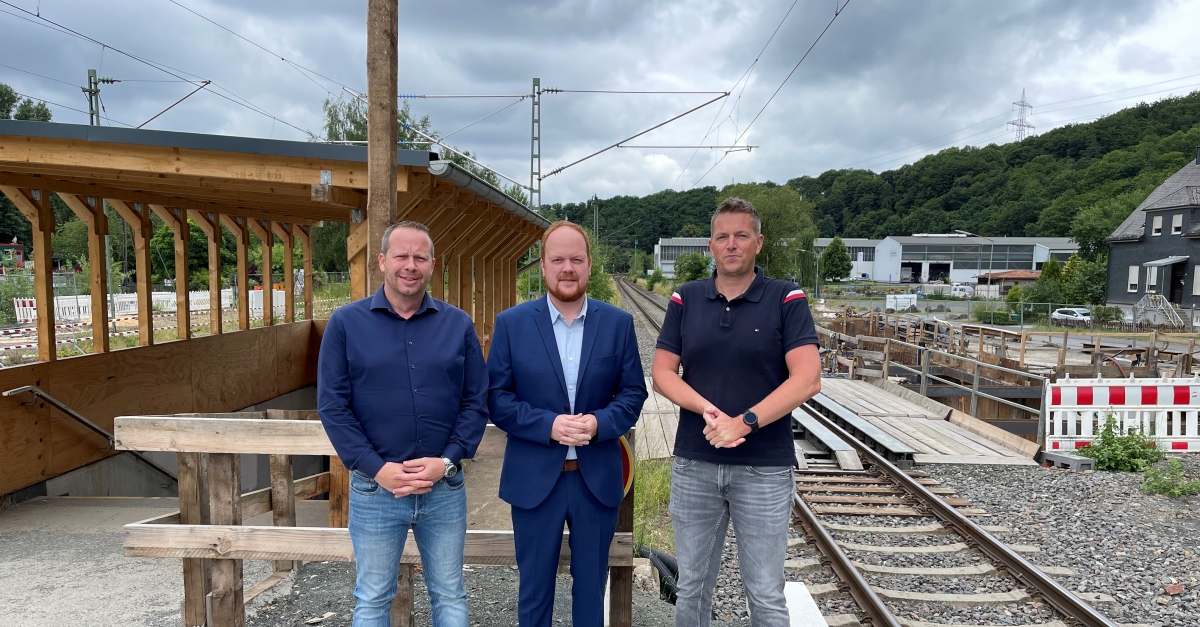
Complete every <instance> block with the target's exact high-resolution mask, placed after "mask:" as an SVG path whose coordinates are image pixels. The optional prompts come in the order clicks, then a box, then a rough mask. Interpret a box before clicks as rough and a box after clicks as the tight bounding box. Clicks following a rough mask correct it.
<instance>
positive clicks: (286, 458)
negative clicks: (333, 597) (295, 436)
mask: <svg viewBox="0 0 1200 627" xmlns="http://www.w3.org/2000/svg"><path fill="white" fill-rule="evenodd" d="M287 418H289V416H288V415H287V414H286V413H285V412H281V411H275V410H267V419H276V420H279V419H287ZM269 457H270V461H271V524H272V525H274V526H276V527H295V526H296V487H295V485H294V484H293V483H292V456H291V455H270V456H269ZM302 564H303V562H301V561H290V560H276V561H275V572H287V571H290V570H296V571H298V570H300V566H301V565H302Z"/></svg>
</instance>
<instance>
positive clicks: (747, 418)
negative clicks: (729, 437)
mask: <svg viewBox="0 0 1200 627" xmlns="http://www.w3.org/2000/svg"><path fill="white" fill-rule="evenodd" d="M742 422H744V423H746V426H747V427H750V433H758V415H757V414H755V413H754V412H752V411H747V412H746V413H744V414H742Z"/></svg>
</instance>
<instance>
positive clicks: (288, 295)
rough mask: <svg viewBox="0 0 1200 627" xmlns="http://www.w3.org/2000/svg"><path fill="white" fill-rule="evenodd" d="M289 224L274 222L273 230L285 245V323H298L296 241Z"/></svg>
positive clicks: (272, 224)
mask: <svg viewBox="0 0 1200 627" xmlns="http://www.w3.org/2000/svg"><path fill="white" fill-rule="evenodd" d="M288 226H289V225H288V224H286V223H282V222H272V223H271V230H272V232H274V233H275V235H277V236H279V241H280V242H281V243H282V244H283V310H284V311H283V321H284V322H295V321H296V277H295V276H293V275H294V274H295V273H296V269H295V263H296V260H295V254H296V240H295V238H294V237H293V236H292V230H291V229H290V228H288Z"/></svg>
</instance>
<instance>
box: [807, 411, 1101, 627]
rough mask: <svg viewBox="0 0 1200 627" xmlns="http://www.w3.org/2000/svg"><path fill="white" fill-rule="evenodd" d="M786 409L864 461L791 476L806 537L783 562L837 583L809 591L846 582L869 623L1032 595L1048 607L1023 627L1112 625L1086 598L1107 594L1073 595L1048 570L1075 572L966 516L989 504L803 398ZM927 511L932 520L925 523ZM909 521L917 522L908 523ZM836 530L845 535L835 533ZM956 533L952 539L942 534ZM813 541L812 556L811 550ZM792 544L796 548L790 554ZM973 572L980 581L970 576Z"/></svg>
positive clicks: (837, 588) (892, 622)
mask: <svg viewBox="0 0 1200 627" xmlns="http://www.w3.org/2000/svg"><path fill="white" fill-rule="evenodd" d="M793 416H794V418H795V419H796V421H795V424H797V425H799V424H802V422H801V420H803V423H808V424H810V425H811V424H812V422H813V421H816V422H817V423H819V424H820V426H821V427H822V428H824V429H826V430H828V431H829V432H831V433H832V434H834V435H835V436H837V437H838V438H839V439H841V440H843V441H844V442H845V443H847V444H849V445H850V446H851V447H853V448H854V449H855V452H857V454H858V455H859V457H860V459H861V462H862V464H861V465H862V470H846V469H845V466H844V465H843V467H842V468H838V467H837V466H836V465H833V464H828V465H812V466H810V467H809V470H808V471H804V470H801V471H800V472H798V474H797V487H796V493H795V495H794V499H793V508H792V513H793V518H794V520H795V521H797V522H798V523H799V524H800V526H801V527H802V528H803V530H804V534H805V538H804V539H797V540H792V541H791V542H790V543H789V545H790V546H789V557H790V559H789V560H788V562H787V564H788V568H789V570H791V571H793V572H796V571H799V572H812V571H822V570H824V569H826V568H828V569H829V570H831V571H832V573H833V574H834V575H836V577H837V579H838V580H840V582H841V583H840V584H837V583H830V584H824V585H821V584H818V585H811V584H810V586H809V588H808V590H809V594H810V595H811V596H812V597H815V598H820V597H821V596H825V595H837V594H839V593H840V592H841V591H843V590H845V591H847V592H848V593H849V594H850V596H851V597H852V598H853V599H854V601H855V603H856V604H857V605H858V607H859V608H860V609H861V611H862V613H863V614H865V615H866V617H867V618H868V619H869V620H870V621H871V624H872V626H873V627H885V626H886V627H901V626H902V625H903V626H908V627H933V625H935V624H941V623H942V621H944V620H945V618H944V617H939V618H938V619H936V620H935V622H933V623H927V622H921V621H920V620H914V619H913V618H912V617H914V616H916V615H918V614H929V613H931V612H930V607H931V606H933V607H934V611H933V613H935V615H936V612H937V606H939V605H940V606H949V607H952V608H962V607H981V608H988V607H990V608H992V609H993V611H1001V612H1007V610H1005V609H1003V608H1004V606H1006V605H1009V604H1016V605H1017V606H1018V607H1021V608H1024V609H1028V608H1030V607H1034V608H1036V607H1037V606H1036V605H1035V606H1030V605H1028V604H1030V603H1036V602H1037V601H1042V602H1044V603H1045V604H1046V605H1048V606H1049V608H1053V610H1054V612H1050V611H1049V610H1048V609H1047V608H1044V607H1043V608H1042V609H1040V610H1035V611H1034V615H1033V616H1030V619H1033V620H1036V621H1038V622H1036V623H1028V624H1029V625H1030V627H1067V626H1068V625H1072V626H1073V625H1079V626H1082V627H1117V623H1114V622H1112V621H1111V620H1109V619H1108V618H1106V617H1105V616H1103V615H1102V614H1101V613H1100V612H1098V611H1097V610H1096V609H1095V608H1093V607H1092V606H1091V605H1089V604H1088V602H1087V601H1091V602H1101V601H1108V600H1111V599H1106V598H1103V597H1102V596H1100V595H1089V594H1085V593H1074V592H1072V591H1070V590H1068V589H1067V588H1066V587H1064V586H1063V585H1062V584H1060V583H1059V582H1057V581H1055V579H1053V578H1052V576H1059V577H1064V576H1072V575H1075V574H1076V573H1074V572H1072V571H1071V570H1070V569H1067V568H1062V567H1048V566H1042V567H1039V566H1036V565H1034V564H1033V563H1031V562H1030V561H1029V560H1027V559H1026V558H1025V557H1024V555H1023V553H1032V552H1035V551H1036V550H1037V548H1036V547H1023V546H1009V545H1007V544H1005V543H1003V542H1001V541H1000V540H998V539H997V538H996V537H995V536H994V535H992V534H993V533H1003V532H1006V531H1007V530H1006V529H1005V528H1003V527H985V526H982V525H979V524H976V523H975V522H973V521H972V520H971V517H972V516H977V515H981V514H986V512H982V511H981V510H977V509H973V508H971V504H970V503H969V502H968V501H967V500H966V499H963V498H961V497H958V496H957V495H955V494H954V491H953V490H952V489H951V488H947V487H945V486H941V485H939V484H938V482H937V481H936V480H934V479H931V478H929V477H927V476H925V475H924V473H921V472H919V471H905V470H902V469H901V468H899V467H898V466H896V465H894V464H892V463H891V462H889V461H888V459H887V458H886V457H885V455H883V454H880V453H879V452H876V451H875V450H873V447H872V446H869V445H867V444H864V443H862V442H860V441H859V440H858V439H856V438H855V437H853V436H852V435H851V434H850V433H849V432H847V431H846V430H845V429H843V428H841V427H840V426H839V424H838V422H837V421H835V420H831V419H829V418H828V417H826V416H824V415H822V413H820V412H818V411H816V410H814V409H813V408H812V407H810V406H808V405H805V406H802V407H801V408H799V409H797V410H796V412H795V413H794V414H793ZM834 516H836V517H837V518H833V519H830V518H829V517H834ZM847 516H863V517H866V516H870V517H871V518H869V519H866V518H864V522H869V526H867V525H853V524H846V517H847ZM928 518H936V519H937V521H936V522H935V523H933V524H928V523H927V519H928ZM914 519H916V520H919V522H920V523H922V524H911V523H912V522H913V521H914ZM921 519H926V520H921ZM835 534H839V535H840V537H842V538H849V539H850V541H839V540H838V539H835ZM846 534H849V535H846ZM955 535H957V536H958V539H957V540H956V539H954V538H953V537H948V536H955ZM934 536H936V538H935V537H934ZM814 549H815V552H816V556H811V555H812V552H813V550H814ZM793 551H798V552H799V554H798V555H794V556H793V555H792V553H793ZM850 555H853V556H854V557H853V558H852V557H851V556H850ZM931 564H933V565H932V566H931ZM980 578H984V582H983V583H981V584H978V585H977V583H973V582H979V581H980ZM930 588H933V589H936V590H937V591H936V592H930V591H929V590H930ZM981 590H982V591H981ZM1083 597H1087V600H1085V599H1084V598H1083ZM1010 616H1011V615H1010ZM1010 621H1011V619H1010ZM1010 621H1005V622H1004V623H1003V624H1012V623H1011V622H1010ZM970 622H971V623H972V624H976V623H977V622H978V621H970ZM951 624H953V623H951ZM1022 624H1025V623H1022Z"/></svg>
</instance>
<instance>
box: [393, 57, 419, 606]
mask: <svg viewBox="0 0 1200 627" xmlns="http://www.w3.org/2000/svg"><path fill="white" fill-rule="evenodd" d="M393 56H395V55H393ZM414 571H415V569H414V568H413V565H412V564H401V565H400V569H399V570H398V571H396V596H395V597H392V607H391V612H390V614H391V619H392V620H391V622H392V627H412V625H413V578H414V576H415V573H414Z"/></svg>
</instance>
